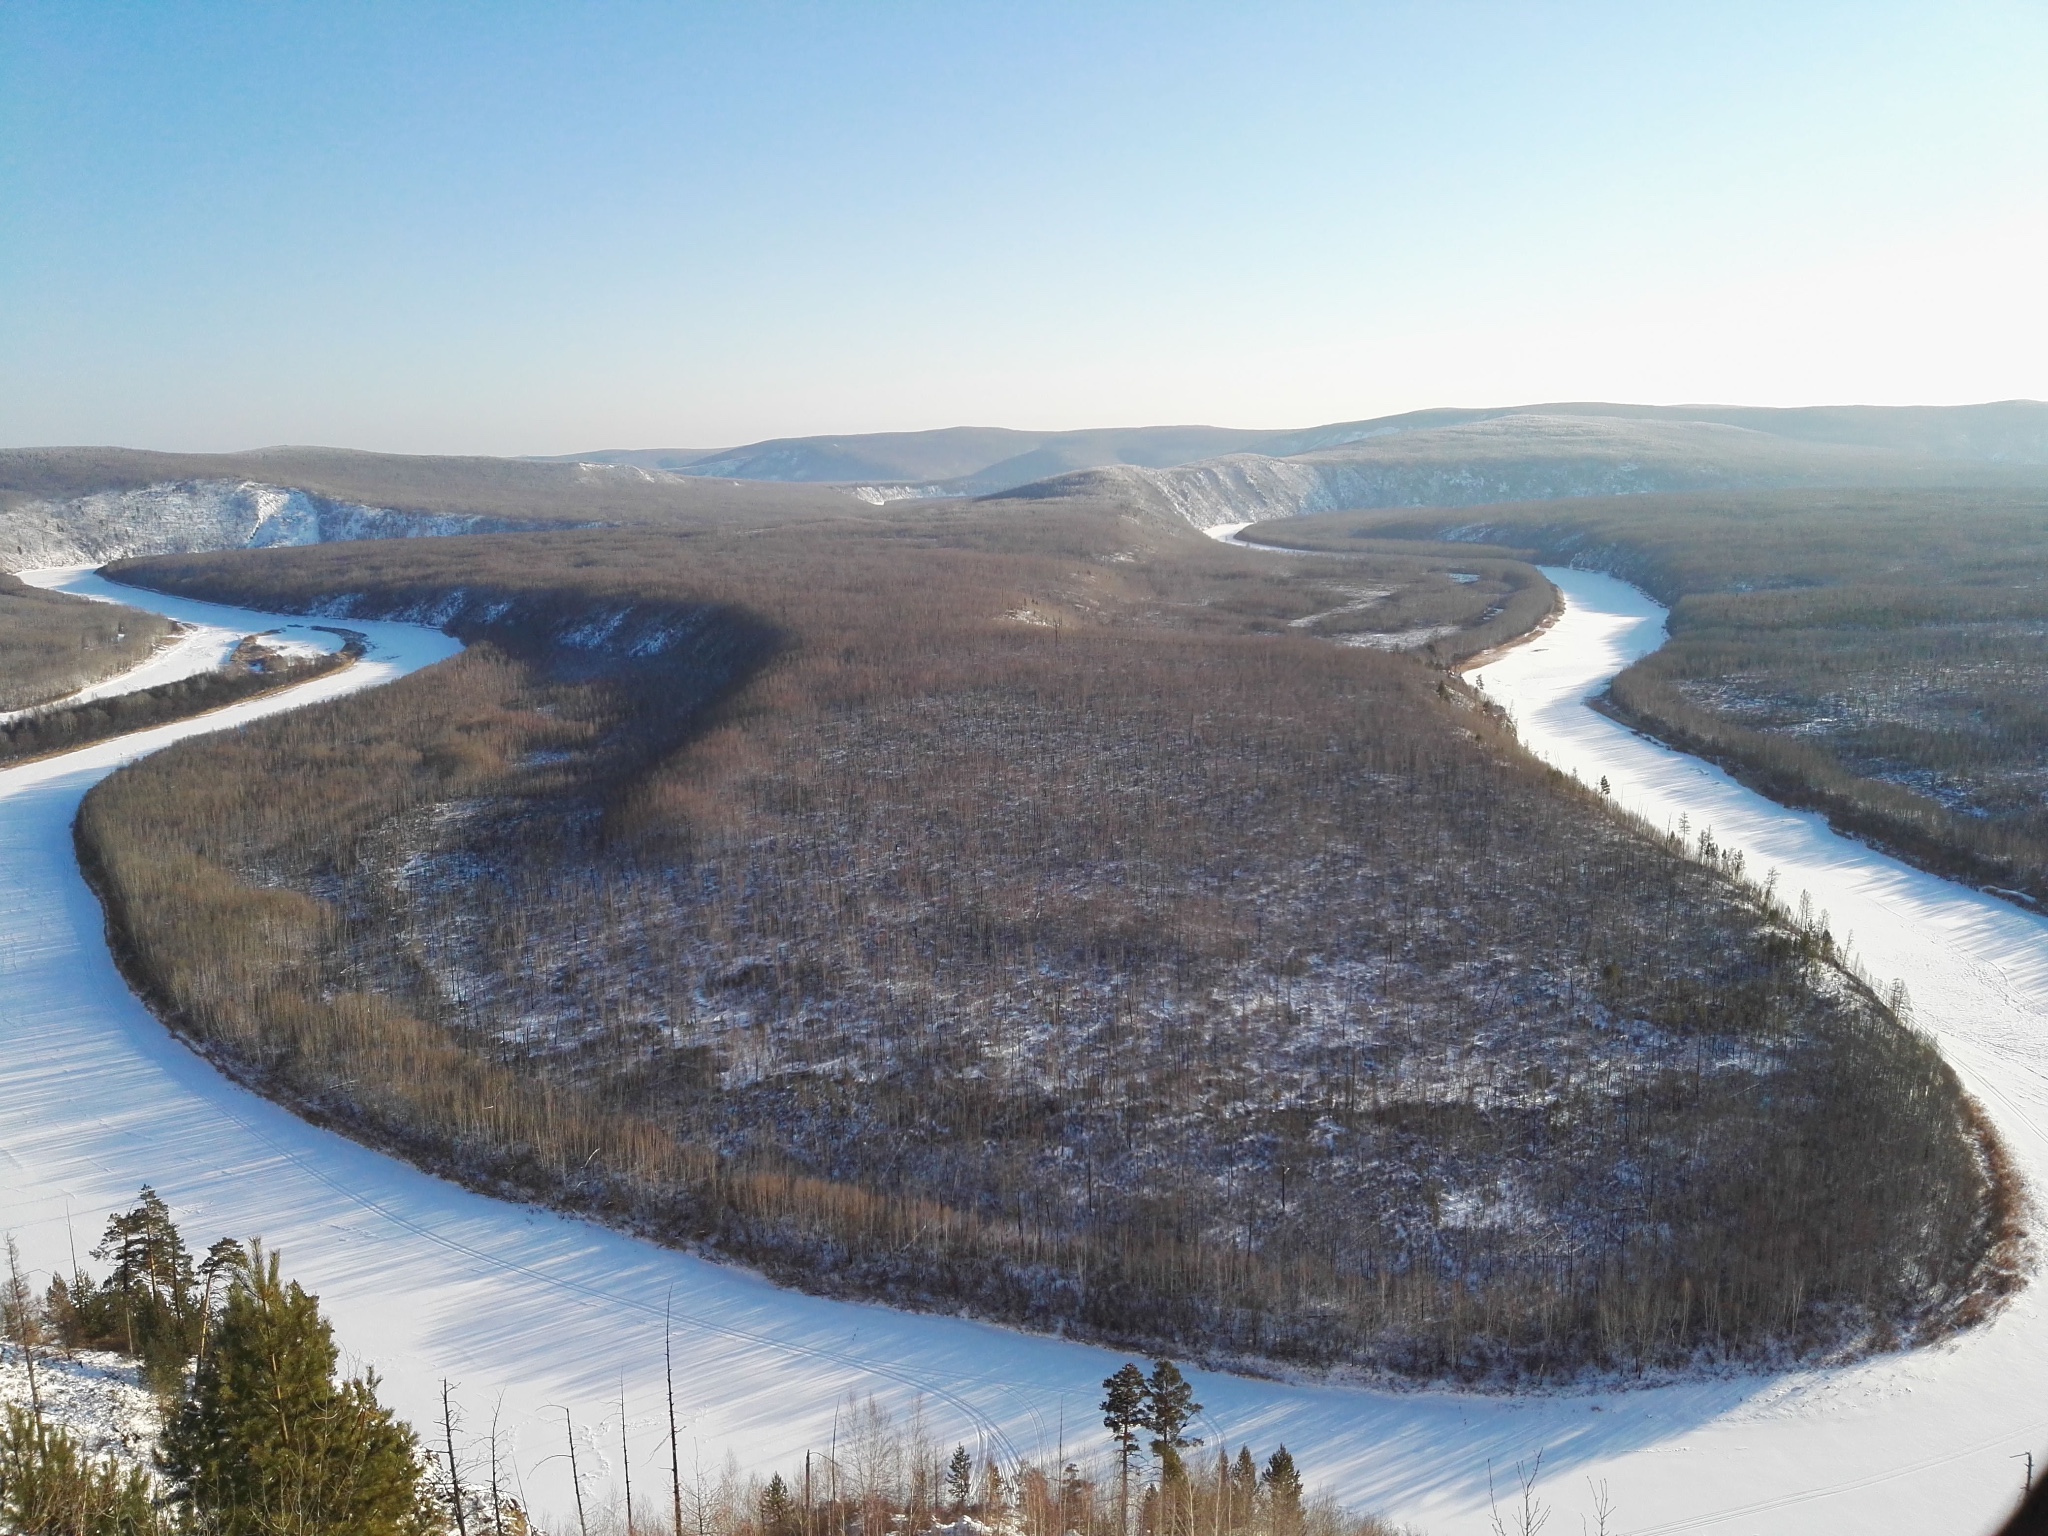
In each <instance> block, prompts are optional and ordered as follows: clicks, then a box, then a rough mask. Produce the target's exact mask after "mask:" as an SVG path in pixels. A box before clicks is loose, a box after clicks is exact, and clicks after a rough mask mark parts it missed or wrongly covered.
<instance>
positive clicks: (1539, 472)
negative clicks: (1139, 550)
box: [1001, 415, 1943, 528]
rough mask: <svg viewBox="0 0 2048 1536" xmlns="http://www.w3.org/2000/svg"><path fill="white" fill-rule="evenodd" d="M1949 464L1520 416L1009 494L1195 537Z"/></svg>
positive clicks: (1885, 473) (1670, 425) (1664, 427)
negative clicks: (1243, 527) (1097, 509)
mask: <svg viewBox="0 0 2048 1536" xmlns="http://www.w3.org/2000/svg"><path fill="white" fill-rule="evenodd" d="M1941 472H1943V470H1942V469H1941V468H1940V467H1936V468H1932V469H1930V467H1929V465H1928V464H1923V463H1920V462H1918V461H1913V460H1909V459H1906V458H1905V457H1903V456H1901V455H1897V454H1885V453H1879V452H1875V451H1871V450H1865V449H1856V448H1844V447H1840V446H1837V445H1833V444H1813V443H1803V442H1796V441H1791V440H1788V439H1783V438H1776V437H1772V436H1770V435H1768V434H1766V433H1762V432H1756V431H1752V430H1749V429H1747V428H1744V427H1734V426H1726V425H1723V424H1720V423H1714V422H1660V421H1633V420H1620V419H1611V418H1607V417H1598V416H1539V415H1516V416H1511V417H1504V418H1501V419H1497V420H1491V421H1478V422H1464V423H1459V424H1457V425H1454V426H1448V427H1435V428H1431V429H1428V430H1422V431H1413V432H1400V433H1383V434H1376V435H1374V436H1372V437H1370V438H1367V439H1361V440H1357V441H1352V442H1345V443H1340V444H1336V445H1332V446H1326V447H1322V448H1318V449H1316V450H1314V451H1311V452H1305V453H1297V454H1294V455H1291V456H1288V457H1280V458H1276V457H1269V456H1267V455H1265V454H1259V453H1235V454H1228V455H1225V456H1222V457H1219V458H1213V459H1205V460H1202V461H1201V462H1199V463H1194V464H1182V465H1178V466H1175V467H1172V468H1166V469H1147V468H1141V467H1138V466H1135V465H1115V466H1112V467H1109V468H1105V469H1089V470H1081V471H1078V472H1076V473H1073V474H1066V475H1057V476H1054V477H1052V478H1051V479H1047V480H1040V481H1037V482H1036V483H1034V484H1031V485H1027V486H1021V487H1019V488H1017V489H1015V490H1011V491H1005V492H1002V493H1001V494H1002V495H1003V496H1004V497H1007V498H1011V499H1016V500H1058V499H1067V498H1080V499H1087V500H1110V501H1115V502H1119V503H1122V504H1124V505H1127V506H1137V507H1140V508H1143V509H1145V510H1147V511H1149V512H1151V513H1152V514H1154V515H1155V516H1167V517H1171V518H1178V519H1181V520H1184V521H1186V522H1189V523H1192V524H1193V525H1194V526H1195V527H1197V528H1216V527H1223V526H1226V525H1229V524H1233V523H1262V522H1268V521H1271V520H1273V519H1275V518H1285V517H1301V516H1305V515H1307V514H1311V513H1316V512H1338V511H1346V510H1350V509H1355V508H1365V507H1476V506H1486V505H1489V504H1492V503H1497V502H1510V501H1550V500H1554V499H1558V498H1563V497H1576V496H1628V495H1638V494H1642V493H1646V492H1653V491H1707V490H1765V489H1775V488H1779V487H1785V486H1796V485H1829V484H1868V483H1873V482H1874V481H1875V480H1877V479H1884V478H1887V477H1889V478H1890V479H1892V480H1898V481H1901V482H1914V479H1915V476H1916V475H1917V476H1921V477H1924V476H1926V475H1928V474H1938V473H1941Z"/></svg>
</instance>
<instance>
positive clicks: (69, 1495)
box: [0, 1405, 166, 1536]
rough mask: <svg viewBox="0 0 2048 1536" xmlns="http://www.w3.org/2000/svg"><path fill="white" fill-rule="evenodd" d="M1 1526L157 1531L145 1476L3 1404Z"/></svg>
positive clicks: (51, 1531)
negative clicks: (96, 1454)
mask: <svg viewBox="0 0 2048 1536" xmlns="http://www.w3.org/2000/svg"><path fill="white" fill-rule="evenodd" d="M0 1529H5V1530H7V1531H8V1532H11V1533H14V1536H158V1533H160V1532H163V1531H164V1530H165V1529H166V1527H165V1525H164V1522H163V1521H162V1520H161V1518H160V1517H159V1516H158V1514H157V1511H156V1509H155V1507H154V1505H153V1503H152V1501H151V1489H150V1482H149V1476H148V1474H147V1473H145V1472H143V1471H142V1470H141V1469H140V1468H139V1467H125V1468H124V1467H122V1466H121V1465H120V1464H119V1463H118V1462H116V1461H115V1460H114V1459H113V1458H112V1457H110V1456H109V1457H101V1458H97V1459H95V1458H92V1457H89V1456H87V1455H86V1454H85V1453H84V1452H83V1451H81V1450H80V1449H79V1446H78V1442H77V1441H75V1440H73V1439H72V1438H71V1436H70V1435H68V1434H66V1433H65V1432H64V1430H63V1429H62V1428H60V1427H58V1426H57V1425H54V1424H51V1423H49V1422H48V1421H47V1420H45V1419H44V1418H43V1417H42V1416H41V1415H40V1414H36V1413H31V1412H29V1411H27V1410H25V1409H23V1408H20V1407H17V1406H14V1405H9V1407H8V1409H7V1417H6V1423H5V1426H4V1427H0Z"/></svg>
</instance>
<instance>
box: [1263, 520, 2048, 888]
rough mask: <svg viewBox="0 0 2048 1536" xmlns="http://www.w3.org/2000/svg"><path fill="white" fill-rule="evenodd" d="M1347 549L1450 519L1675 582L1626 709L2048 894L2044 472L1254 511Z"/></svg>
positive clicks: (1902, 849)
mask: <svg viewBox="0 0 2048 1536" xmlns="http://www.w3.org/2000/svg"><path fill="white" fill-rule="evenodd" d="M1259 532H1260V537H1261V538H1262V539H1273V540H1277V541H1278V542H1282V543H1289V544H1296V545H1299V546H1300V547H1316V548H1326V549H1341V548H1345V547H1347V546H1350V545H1355V544H1356V543H1357V542H1358V541H1359V540H1360V539H1365V540H1368V541H1376V540H1378V539H1380V538H1382V537H1384V536H1386V535H1387V534H1389V533H1398V534H1400V535H1403V536H1408V537H1414V536H1417V535H1421V534H1426V533H1430V532H1446V533H1450V534H1454V535H1455V536H1456V537H1457V538H1460V539H1465V538H1487V539H1494V540H1498V541H1500V542H1501V543H1505V544H1510V545H1516V546H1519V547H1521V548H1522V549H1523V551H1524V552H1525V553H1528V554H1530V555H1532V556H1536V557H1540V558H1545V559H1553V560H1560V561H1568V562H1570V563H1572V564H1576V565H1583V566H1586V567H1589V568H1591V569H1595V570H1607V571H1612V572H1614V573H1615V574H1618V575H1621V576H1623V577H1625V578H1627V579H1629V580H1631V581H1635V582H1637V583H1639V584H1640V585H1641V586H1643V587H1644V588H1645V589H1646V590H1647V591H1649V592H1651V593H1653V594H1654V595H1655V596H1657V597H1658V598H1659V599H1660V600H1661V601H1663V602H1666V603H1669V604H1671V605H1672V613H1671V634H1672V639H1671V642H1670V643H1669V644H1668V645H1666V646H1665V647H1664V648H1663V649H1662V650H1660V651H1658V652H1657V653H1656V654H1655V655H1652V656H1649V657H1646V658H1644V660H1642V661H1641V662H1638V663H1637V664H1636V665H1635V666H1633V667H1631V668H1629V670H1628V671H1626V672H1624V673H1623V674H1622V675H1621V676H1620V677H1619V678H1617V679H1616V680H1615V683H1614V686H1613V690H1612V693H1611V696H1610V701H1609V702H1610V703H1611V705H1612V707H1613V708H1614V709H1615V711H1616V712H1617V713H1619V714H1620V715H1621V716H1622V717H1623V718H1625V719H1627V720H1628V721H1629V722H1630V723H1631V724H1634V725H1637V726H1640V727H1641V728H1642V729H1644V730H1647V731H1649V732H1651V733H1652V734H1654V735H1657V736H1659V737H1662V738H1663V739H1665V740H1667V741H1670V742H1672V743H1673V744H1674V745H1676V746H1679V747H1682V748H1684V749H1685V750H1687V751H1691V752H1697V753H1700V754H1702V755H1704V756H1707V757H1710V758H1713V759H1715V760H1716V761H1719V762H1721V763H1723V764H1725V765H1727V766H1728V767H1729V768H1731V769H1732V770H1733V771H1735V772H1736V773H1737V774H1738V775H1740V776H1741V777H1743V778H1744V779H1745V780H1746V781H1747V782H1749V783H1750V784H1752V785H1753V786H1755V787H1756V788H1757V789H1759V790H1761V791H1763V792H1764V793H1765V794H1768V795H1770V796H1771V797H1772V798H1774V799H1777V800H1781V801H1783V802H1785V803H1787V804H1790V805H1797V806H1810V807H1813V808H1815V809H1818V810H1822V811H1824V812H1826V813H1827V815H1828V817H1829V819H1830V820H1831V821H1832V822H1833V823H1834V824H1835V825H1836V826H1837V827H1839V828H1840V829H1842V830H1844V831H1846V832H1850V833H1852V834H1854V835H1857V836H1860V837H1865V838H1869V839H1871V840H1873V841H1875V842H1877V843H1879V844H1881V845H1883V846H1885V847H1887V848H1889V849H1891V850H1893V851H1894V852H1897V853H1899V854H1900V855H1902V856H1904V857H1906V858H1908V859H1911V860H1912V861H1914V862H1915V863H1918V864H1920V865H1922V866H1923V867H1926V868H1929V869H1932V870H1934V871H1936V872H1937V873H1940V874H1945V875H1951V876H1955V877H1957V878H1960V879H1964V880H1969V881H1973V882H1975V883H1978V884H1982V885H1988V886H1994V887H1997V888H1999V889H2001V890H2002V891H2005V892H2007V893H2010V894H2015V895H2017V896H2019V897H2020V898H2021V899H2022V900H2025V901H2028V902H2030V903H2032V904H2034V905H2036V906H2038V905H2040V904H2041V903H2043V902H2048V493H2042V492H2026V493H2022V492H1991V491H1982V492H1969V493H1964V492H1956V493H1944V494H1934V493H1927V492H1909V491H1863V492H1855V491H1837V492H1827V493H1804V494H1796V495H1795V494H1779V495H1771V496H1715V497H1705V496H1689V497H1676V496H1642V497H1626V498H1614V499H1610V500H1603V501H1594V502H1578V503H1570V504H1562V505H1555V506H1550V507H1543V508H1534V507H1491V508H1482V509H1478V510H1477V511H1474V512H1471V513H1464V514H1459V516H1458V517H1457V519H1456V526H1455V527H1452V526H1451V523H1450V520H1449V519H1448V518H1446V517H1445V516H1444V515H1443V514H1427V515H1419V514H1416V513H1413V512H1408V513H1402V514H1399V515H1395V516H1387V515H1383V514H1376V515H1359V516H1354V515H1349V514H1347V515H1344V516H1341V517H1331V518H1310V519H1301V520H1298V521H1294V522H1290V523H1286V524H1280V525H1271V526H1262V527H1261V528H1260V530H1259Z"/></svg>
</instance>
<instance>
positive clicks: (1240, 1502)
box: [1230, 1445, 1259, 1531]
mask: <svg viewBox="0 0 2048 1536" xmlns="http://www.w3.org/2000/svg"><path fill="white" fill-rule="evenodd" d="M1258 1496H1259V1469H1258V1465H1257V1463H1255V1462H1254V1461H1253V1460H1252V1448H1251V1447H1250V1446H1248V1445H1245V1446H1240V1447H1238V1452H1237V1460H1236V1462H1235V1463H1233V1464H1232V1466H1231V1469H1230V1528H1231V1529H1232V1530H1233V1531H1248V1530H1250V1529H1251V1524H1252V1509H1253V1504H1254V1501H1255V1500H1256V1499H1257V1498H1258Z"/></svg>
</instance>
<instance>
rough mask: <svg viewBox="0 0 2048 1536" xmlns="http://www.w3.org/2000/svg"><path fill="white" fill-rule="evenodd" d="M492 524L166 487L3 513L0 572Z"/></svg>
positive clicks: (218, 489) (246, 485)
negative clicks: (143, 556) (136, 556)
mask: <svg viewBox="0 0 2048 1536" xmlns="http://www.w3.org/2000/svg"><path fill="white" fill-rule="evenodd" d="M510 526H515V525H512V524H508V523H505V522H503V521H501V520H498V519H493V518H486V517H475V516H460V515H435V514H428V513H420V512H401V511H396V510H393V509H392V508H389V507H367V506H362V505H360V504H357V503H354V502H344V501H334V500H330V499H328V498H326V497H320V496H314V495H310V494H308V493H307V492H305V491H299V490H292V489H289V488H287V487H284V486H277V485H265V484H262V483H261V482H258V481H254V480H240V481H236V480H180V481H165V482H161V483H158V484H155V485H147V486H142V487H140V488H133V489H122V490H108V491H97V492H94V493H92V494H90V495H85V496H76V497H72V498H70V499H68V500H47V501H30V502H25V503H21V504H18V505H16V506H13V507H10V508H8V509H6V510H5V511H0V569H4V570H10V571H20V570H30V569H33V568H35V567H38V566H51V565H102V564H104V563H106V562H107V561H109V560H119V559H123V558H125V557H127V556H131V555H171V554H187V553H192V552H196V551H200V550H213V549H268V548H275V547H278V546H282V545H295V544H337V543H344V542H348V541H351V540H356V539H403V538H424V537H436V536H445V535H449V534H458V533H491V532H497V531H499V530H500V529H502V528H506V527H510Z"/></svg>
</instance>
